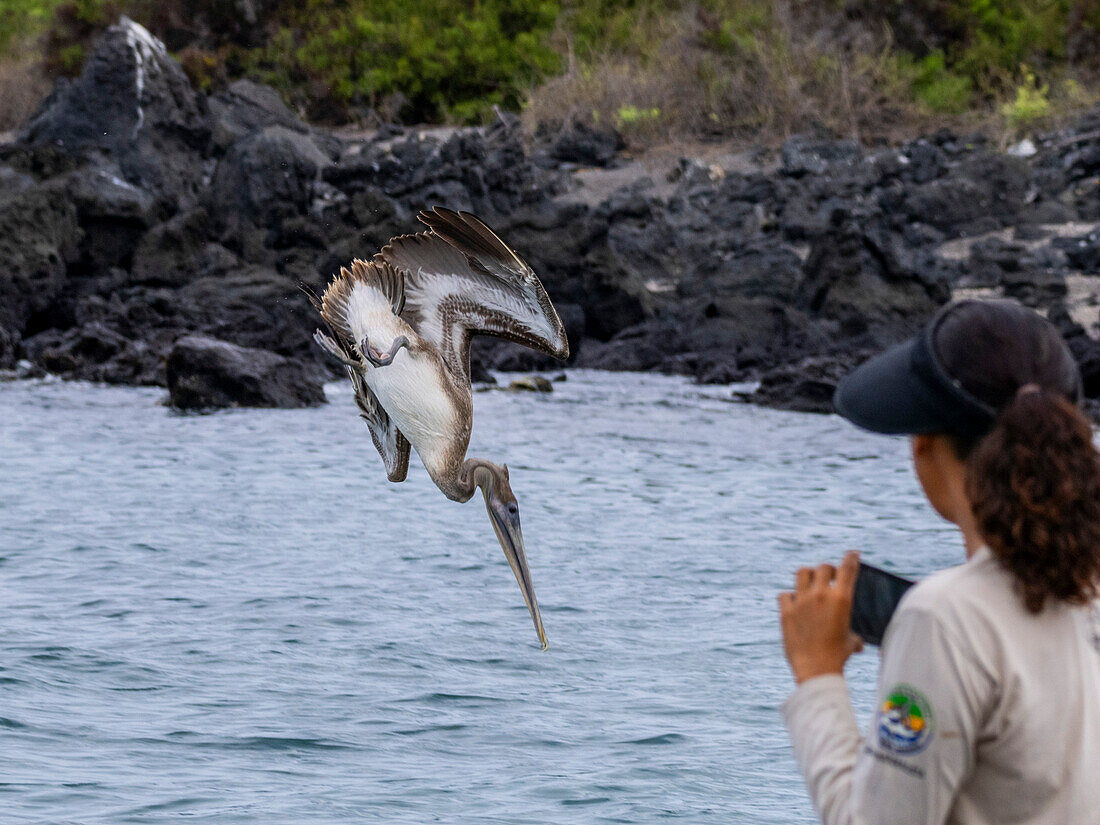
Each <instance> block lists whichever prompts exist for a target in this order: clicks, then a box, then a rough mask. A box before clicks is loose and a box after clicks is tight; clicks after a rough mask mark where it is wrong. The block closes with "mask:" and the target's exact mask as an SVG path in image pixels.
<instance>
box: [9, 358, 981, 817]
mask: <svg viewBox="0 0 1100 825" xmlns="http://www.w3.org/2000/svg"><path fill="white" fill-rule="evenodd" d="M329 395H330V398H331V400H332V402H333V403H331V404H330V405H328V406H326V407H322V408H318V409H312V410H297V411H282V410H270V411H269V410H239V411H230V412H224V413H219V414H216V415H208V416H184V415H178V414H173V413H171V412H169V411H168V410H166V409H165V408H164V407H162V406H159V403H158V402H159V401H160V397H161V392H160V391H158V390H143V389H130V388H108V387H97V386H90V385H80V384H62V383H26V382H24V383H16V384H8V385H0V821H3V822H4V823H30V822H34V823H38V822H43V823H47V822H48V823H166V822H176V821H180V820H185V821H187V822H188V823H219V825H221V824H222V823H253V822H255V823H265V825H270V823H307V822H308V823H352V822H355V823H359V822H385V823H425V822H457V823H466V822H471V823H473V822H478V823H481V822H494V823H509V825H512V824H514V823H570V824H571V823H580V822H583V823H589V822H592V823H597V822H601V823H602V822H631V823H647V822H655V821H658V820H665V819H680V820H683V821H686V822H691V823H809V822H812V821H814V820H813V812H812V808H811V806H810V803H809V800H808V798H807V796H806V793H805V791H804V789H803V787H802V783H801V781H800V780H799V778H798V776H797V774H796V770H795V766H794V762H793V759H792V756H791V753H790V748H789V745H788V743H787V738H786V734H785V732H784V729H783V725H782V720H781V717H780V710H779V708H780V705H781V704H782V701H783V699H784V697H785V696H786V695H787V693H788V691H789V690H790V686H791V680H790V676H789V674H788V672H787V668H786V664H785V662H784V660H783V658H782V654H781V649H780V645H779V641H778V625H777V620H776V611H775V594H776V592H777V591H778V590H779V589H781V588H784V587H787V586H788V584H789V582H790V580H791V574H792V571H793V570H794V569H795V568H796V567H798V566H799V565H802V564H807V563H816V562H819V561H821V560H824V559H836V558H839V556H840V555H841V553H842V552H843V551H844V550H845V549H847V548H849V547H857V548H861V549H863V550H864V551H865V558H867V559H868V560H871V561H877V562H879V563H885V564H887V565H889V566H893V567H894V569H897V570H899V571H901V572H904V573H923V572H926V571H928V570H931V569H934V568H936V567H942V566H947V565H949V564H954V563H958V562H959V561H960V560H961V557H962V550H961V548H960V546H959V543H958V541H957V540H956V539H955V538H954V537H953V535H952V534H951V532H950V531H949V530H948V529H947V528H946V527H944V526H943V525H942V524H941V523H939V522H937V521H936V519H935V518H934V516H933V515H932V514H931V513H930V511H929V510H928V509H927V506H926V505H925V504H924V503H923V501H922V499H921V497H920V494H919V492H918V489H917V486H916V482H915V481H914V480H913V478H912V475H911V473H910V471H909V467H908V456H907V448H906V445H905V443H904V442H903V441H898V440H894V439H887V438H881V437H873V436H868V435H863V434H861V433H858V432H856V431H855V430H854V429H853V428H851V427H850V426H849V425H847V424H845V423H844V422H842V421H840V420H839V419H837V418H835V417H822V416H809V415H799V414H794V413H782V412H775V411H770V410H762V409H758V408H754V407H750V406H745V405H741V404H735V403H731V402H730V401H729V400H728V398H729V390H728V389H726V388H707V389H703V388H699V387H694V386H692V385H690V384H688V383H686V382H684V381H681V380H678V379H672V378H661V377H653V376H634V375H608V374H600V373H586V372H574V373H571V374H570V375H569V379H568V381H566V382H564V383H560V384H558V385H557V388H556V390H555V392H554V393H553V394H552V395H548V396H543V395H533V394H510V393H504V392H489V393H484V394H479V395H478V396H477V400H476V409H477V412H476V420H475V432H474V438H473V444H472V445H471V450H470V454H471V455H478V456H483V457H487V458H491V459H496V460H503V461H507V463H508V464H509V466H510V468H511V479H512V486H513V489H514V490H515V492H516V495H517V496H518V498H519V500H520V507H521V513H522V518H523V525H524V534H525V537H526V541H527V549H528V557H529V559H530V562H531V568H532V572H533V576H534V581H535V586H536V590H537V592H538V595H539V601H540V602H541V604H542V609H543V617H544V619H545V622H546V627H547V631H548V633H549V635H550V641H551V648H550V650H549V651H548V652H546V653H542V652H540V651H539V649H538V646H537V641H536V637H535V632H534V629H533V628H532V626H531V622H530V619H529V618H528V615H527V611H526V609H525V608H524V606H523V601H522V598H521V596H520V593H519V589H518V587H517V586H516V582H515V580H514V578H513V576H512V574H511V571H510V570H509V569H508V566H507V563H506V561H505V559H504V555H503V553H502V552H501V551H500V548H499V546H498V545H497V543H496V540H495V538H494V536H493V533H492V529H491V527H490V524H489V522H488V519H487V516H486V514H485V510H484V507H483V505H482V504H481V503H480V500H475V501H471V502H470V503H469V504H467V505H459V504H455V503H453V502H450V501H447V500H446V499H445V498H444V497H443V496H442V494H440V493H439V492H438V491H437V490H436V489H435V488H434V487H433V486H432V484H431V482H430V481H429V479H428V478H427V476H426V475H425V473H424V471H423V468H422V467H420V465H419V464H418V463H417V462H416V460H415V458H414V463H413V466H412V467H411V469H410V473H409V480H408V481H407V482H406V483H404V484H400V485H393V484H389V483H388V482H387V481H386V480H385V476H384V473H383V470H382V466H381V463H380V461H379V459H378V457H377V455H375V454H374V452H373V448H372V446H371V443H370V438H369V436H368V433H367V430H366V428H365V427H364V426H363V425H362V423H361V422H360V421H359V420H358V418H357V416H356V414H355V410H354V406H353V404H352V402H351V398H350V394H349V392H348V391H347V390H346V389H345V388H344V387H343V386H338V385H333V386H332V387H330V388H329ZM876 667H877V655H876V654H875V653H873V652H870V653H865V654H863V655H862V656H860V657H857V660H853V663H852V664H850V665H849V675H850V678H851V680H852V684H853V697H854V701H855V704H856V706H857V712H858V713H859V714H860V715H861V716H864V717H866V715H867V714H869V712H870V708H871V704H872V701H873V696H872V690H873V680H874V674H875V669H876Z"/></svg>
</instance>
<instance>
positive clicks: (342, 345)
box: [315, 207, 569, 650]
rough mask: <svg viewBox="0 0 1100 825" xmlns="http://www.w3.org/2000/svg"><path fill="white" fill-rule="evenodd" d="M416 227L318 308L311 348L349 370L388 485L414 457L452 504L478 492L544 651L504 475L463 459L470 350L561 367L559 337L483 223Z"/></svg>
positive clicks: (423, 216)
mask: <svg viewBox="0 0 1100 825" xmlns="http://www.w3.org/2000/svg"><path fill="white" fill-rule="evenodd" d="M419 218H420V221H421V222H422V223H423V224H424V225H425V226H427V227H428V231H426V232H419V233H417V234H413V235H402V236H400V237H397V238H392V239H391V240H390V242H389V244H388V245H387V246H385V247H384V248H383V249H382V251H381V252H380V253H378V254H377V255H375V256H374V258H373V260H371V261H362V260H355V261H354V262H353V263H352V265H351V268H350V269H348V268H342V269H341V270H340V274H339V275H337V276H336V277H335V278H334V279H333V281H332V283H330V284H329V286H328V288H327V289H326V290H325V292H324V295H323V296H322V298H321V300H320V302H318V309H319V310H320V312H321V316H322V317H323V318H324V320H325V322H326V323H327V325H328V327H329V329H330V330H331V332H332V334H331V335H328V334H326V333H324V332H322V331H321V330H318V331H317V334H316V336H315V338H316V340H317V342H318V343H319V344H320V345H321V346H322V347H323V348H324V349H325V350H326V351H327V352H328V353H329V354H331V355H332V356H333V357H335V358H336V359H338V360H339V361H340V362H341V363H342V364H344V366H345V367H346V369H347V373H348V377H349V378H350V379H351V383H352V386H353V387H354V389H355V401H356V404H358V406H359V410H360V415H361V417H362V418H363V420H364V421H366V422H367V427H368V428H369V429H370V434H371V438H372V439H373V441H374V446H375V447H376V448H377V450H378V452H379V454H381V456H382V461H383V463H384V464H385V466H386V473H387V475H388V476H389V480H390V481H394V482H398V481H404V480H405V476H406V474H407V473H408V470H409V447H410V445H411V446H412V447H414V448H416V452H417V455H419V456H420V459H421V461H423V463H424V467H425V469H427V471H428V475H430V476H431V478H432V481H434V482H435V484H436V486H437V487H439V489H440V490H442V491H443V494H444V495H445V496H447V498H449V499H452V500H453V501H460V502H466V501H469V500H470V499H471V498H472V497H473V495H474V492H475V491H476V490H477V489H478V488H480V489H481V492H482V494H483V495H484V497H485V508H486V510H488V512H489V520H490V522H492V525H493V530H494V531H496V535H497V539H498V540H499V541H500V546H501V547H502V548H503V550H504V555H505V556H506V557H507V558H508V564H509V565H511V567H512V572H513V573H515V575H516V581H517V582H519V586H520V590H522V591H523V599H524V601H525V602H526V603H527V609H528V610H529V611H530V612H531V620H532V621H533V622H534V623H535V630H536V631H537V632H538V636H539V644H540V645H541V646H542V649H543V650H545V649H546V648H547V647H549V642H548V641H547V638H546V631H545V629H544V628H543V626H542V616H541V615H540V614H539V603H538V600H537V599H536V598H535V588H534V585H533V584H532V582H531V571H530V570H529V569H528V567H527V556H526V554H525V552H524V546H523V533H522V532H521V531H520V521H519V504H518V502H517V501H516V497H515V495H514V494H513V493H512V487H511V485H510V484H509V481H508V468H507V466H502V465H498V464H494V463H493V462H491V461H486V460H485V459H481V458H466V448H467V446H468V445H469V443H470V431H471V430H472V428H473V411H474V408H473V390H472V388H471V386H470V339H471V338H472V337H473V336H474V335H491V336H495V337H497V338H505V339H507V340H509V341H515V342H516V343H519V344H525V345H527V346H529V347H531V348H533V349H536V350H538V351H540V352H545V353H547V354H549V355H552V356H554V357H555V358H567V357H568V356H569V343H568V341H567V340H566V337H565V328H564V327H563V326H562V322H561V319H560V318H559V317H558V313H557V311H555V309H554V306H553V304H551V303H550V298H549V297H548V296H547V294H546V290H545V289H543V286H542V283H541V282H540V281H539V279H538V277H537V276H536V275H535V273H534V272H533V271H532V269H531V267H529V266H528V265H527V264H526V263H524V261H523V260H522V259H520V257H519V256H518V255H517V254H516V253H515V252H514V251H513V250H512V249H511V248H510V247H509V246H508V245H507V244H505V243H504V241H502V240H501V239H500V238H499V237H497V235H496V233H494V232H493V230H491V229H490V228H489V227H488V226H486V225H485V224H484V223H483V222H482V221H481V220H479V219H478V218H476V217H474V216H473V215H471V214H469V213H466V212H452V211H451V210H449V209H443V208H440V207H436V208H435V209H433V210H431V211H430V212H422V213H420V215H419Z"/></svg>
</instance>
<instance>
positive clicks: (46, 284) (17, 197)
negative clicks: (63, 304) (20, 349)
mask: <svg viewBox="0 0 1100 825" xmlns="http://www.w3.org/2000/svg"><path fill="white" fill-rule="evenodd" d="M82 237H83V232H82V231H81V229H80V226H79V224H78V222H77V210H76V207H75V206H74V205H73V202H72V200H71V199H70V197H69V195H68V193H67V192H66V190H65V187H64V186H62V185H54V184H48V185H44V186H39V187H36V188H32V189H23V190H17V191H15V192H12V193H8V192H4V191H0V261H3V264H2V265H0V325H2V326H4V327H6V328H7V329H9V330H11V331H13V332H22V333H24V334H26V332H27V329H28V326H29V327H30V328H31V329H30V331H31V332H32V333H33V332H34V331H36V328H42V327H45V326H49V325H50V324H51V319H50V312H51V308H52V307H53V305H54V302H55V301H56V300H57V299H58V297H59V296H60V295H61V293H62V291H63V290H64V289H65V278H66V272H67V267H68V264H70V263H72V262H73V261H75V260H76V258H77V249H78V247H79V244H80V239H81V238H82Z"/></svg>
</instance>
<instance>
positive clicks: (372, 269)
mask: <svg viewBox="0 0 1100 825" xmlns="http://www.w3.org/2000/svg"><path fill="white" fill-rule="evenodd" d="M378 304H382V305H383V306H385V305H387V304H388V308H389V309H390V310H391V311H392V312H393V314H394V315H400V314H401V311H402V310H403V309H404V308H405V279H404V276H403V275H402V273H401V272H400V270H397V269H394V268H393V267H392V266H390V265H389V264H388V263H386V262H385V261H380V260H374V261H363V260H360V259H358V258H356V259H355V260H354V261H352V264H351V268H350V269H349V268H348V267H346V266H345V267H340V273H339V274H338V275H337V276H336V277H335V278H333V279H332V283H331V284H329V285H328V288H327V289H326V290H325V294H324V295H323V296H322V297H321V316H322V317H323V318H324V319H325V321H326V322H328V325H329V326H330V327H332V329H333V330H334V331H335V332H336V333H337V334H338V335H339V336H340V337H341V338H344V339H345V340H347V341H349V342H350V341H355V340H356V336H355V333H354V332H353V325H352V319H353V318H354V317H355V315H356V313H361V312H363V311H369V310H370V309H372V308H374V307H375V306H377V305H378Z"/></svg>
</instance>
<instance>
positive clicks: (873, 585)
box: [851, 562, 916, 645]
mask: <svg viewBox="0 0 1100 825" xmlns="http://www.w3.org/2000/svg"><path fill="white" fill-rule="evenodd" d="M914 584H916V582H913V581H910V580H909V579H903V578H902V577H901V576H896V575H894V574H893V573H890V572H888V571H886V570H883V569H881V568H879V567H874V566H873V565H870V564H864V563H863V562H860V563H859V574H858V575H857V576H856V589H855V592H854V593H853V594H852V618H851V627H852V631H853V632H854V633H855V634H856V635H857V636H859V637H860V638H861V639H863V641H865V642H866V643H867V644H871V645H881V644H882V637H883V636H884V635H885V634H886V626H887V625H888V624H890V619H891V618H892V617H893V615H894V611H895V610H897V607H898V602H900V601H901V597H902V596H904V595H905V592H906V591H907V590H908V589H909V588H910V587H912V586H913V585H914Z"/></svg>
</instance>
